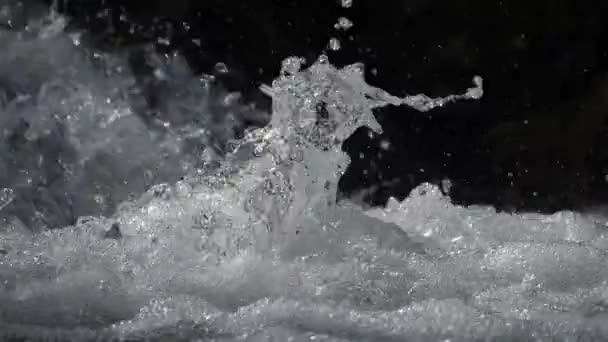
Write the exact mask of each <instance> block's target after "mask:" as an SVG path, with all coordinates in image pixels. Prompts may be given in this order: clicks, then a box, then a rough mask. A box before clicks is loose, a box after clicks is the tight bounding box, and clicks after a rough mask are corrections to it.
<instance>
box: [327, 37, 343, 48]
mask: <svg viewBox="0 0 608 342" xmlns="http://www.w3.org/2000/svg"><path fill="white" fill-rule="evenodd" d="M340 48H341V45H340V40H338V39H337V38H331V39H330V40H329V49H330V50H332V51H338V50H340Z"/></svg>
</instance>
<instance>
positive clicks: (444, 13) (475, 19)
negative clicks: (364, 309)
mask: <svg viewBox="0 0 608 342" xmlns="http://www.w3.org/2000/svg"><path fill="white" fill-rule="evenodd" d="M103 9H105V11H104V12H101V14H100V10H103ZM61 10H62V11H64V12H67V13H68V14H69V15H71V16H72V17H73V18H74V20H73V22H72V25H73V26H74V27H79V28H85V29H86V30H88V31H89V32H91V36H92V37H93V38H94V40H95V42H96V43H95V44H97V45H98V46H99V47H102V48H107V49H112V48H115V47H119V46H130V45H137V44H141V43H143V42H154V41H156V39H157V38H158V37H159V36H164V35H167V34H169V35H170V36H171V37H172V38H173V39H172V44H171V45H170V46H164V45H162V44H157V45H158V46H157V47H158V48H159V49H162V50H172V49H178V50H180V51H181V52H182V53H184V54H185V55H186V56H187V58H188V60H189V62H190V64H191V65H192V66H193V67H194V68H195V70H197V71H199V72H213V66H214V65H215V63H216V62H219V61H221V62H224V63H226V64H227V65H228V67H229V69H230V70H231V72H230V73H229V74H228V75H225V76H223V78H222V80H221V82H222V83H223V85H224V86H225V87H227V88H228V89H232V90H240V91H243V92H244V93H245V94H246V100H247V101H254V102H256V103H257V104H258V105H259V106H266V107H267V106H268V105H269V103H268V101H267V100H266V99H264V97H263V96H261V95H260V94H259V92H258V91H257V86H258V85H259V84H260V83H261V82H270V81H271V80H272V79H273V78H274V77H276V76H277V74H278V70H279V66H280V62H281V60H282V59H283V58H285V57H287V56H291V55H298V56H304V57H306V58H307V59H308V60H309V61H313V60H314V59H315V58H316V57H317V56H318V55H319V53H320V52H322V51H323V50H324V49H325V48H326V45H327V41H328V39H329V38H330V37H332V36H336V37H339V38H341V39H342V42H343V44H342V45H343V48H342V50H341V51H339V52H331V53H329V55H330V59H331V60H332V62H333V63H334V64H339V65H342V64H349V63H353V62H364V63H365V64H366V66H367V71H368V80H369V82H370V83H372V84H374V85H377V86H380V87H382V88H384V89H386V90H389V91H390V92H392V93H394V94H396V95H405V94H406V93H410V94H412V93H419V92H425V93H427V94H429V95H434V96H439V95H447V94H449V93H453V92H461V91H463V90H464V89H465V88H467V87H469V86H471V79H472V77H473V75H475V74H479V75H481V76H483V77H484V80H485V84H484V85H485V88H486V92H485V96H484V98H483V99H482V100H481V101H471V102H466V103H459V104H455V105H451V106H448V107H446V108H442V109H440V110H435V111H433V112H431V113H429V114H421V113H417V112H414V111H411V110H408V109H406V108H388V109H383V110H380V111H377V112H376V114H377V117H378V119H379V121H380V123H381V124H382V126H383V127H384V130H385V133H384V134H383V135H382V136H374V137H372V138H370V137H369V136H368V134H367V132H365V131H360V132H358V133H357V134H355V136H353V137H352V138H351V139H350V140H349V141H348V142H347V143H346V144H345V145H344V149H345V150H346V151H348V152H349V154H350V155H351V157H352V159H353V164H352V165H351V167H350V168H349V170H348V171H347V174H346V175H345V176H344V177H343V179H342V181H341V189H342V191H343V192H344V194H346V195H352V194H355V193H357V192H358V191H359V190H362V189H368V188H370V187H374V188H373V189H374V190H373V191H368V193H367V195H366V196H365V199H366V200H367V201H368V202H369V203H373V204H383V203H384V202H385V201H386V199H387V198H388V196H391V195H392V196H396V197H398V198H403V197H404V196H406V195H407V194H408V193H409V192H410V191H411V189H412V188H413V187H415V186H416V185H418V184H420V183H421V182H427V181H428V182H434V183H439V182H441V180H443V179H450V180H451V183H452V187H451V189H450V195H451V196H452V198H453V200H454V201H455V202H458V203H463V204H491V205H495V206H496V207H497V208H499V209H504V210H525V211H544V212H551V211H555V210H559V209H582V208H586V207H588V206H591V205H595V204H600V203H603V202H605V201H606V200H607V199H608V196H607V194H608V192H607V191H606V190H608V189H607V179H606V176H605V175H606V174H608V153H606V152H604V150H605V149H604V148H603V146H604V144H605V143H606V141H608V139H606V130H605V121H606V120H605V119H606V114H608V111H607V110H608V107H607V105H608V98H607V97H606V96H607V95H608V78H607V77H606V67H607V63H606V62H607V53H608V51H607V49H606V48H607V46H606V41H607V39H606V38H607V37H608V36H607V35H606V33H608V20H606V19H608V18H607V16H606V14H607V13H608V12H607V10H608V2H606V1H599V0H598V1H593V0H588V1H574V0H536V1H529V0H515V1H495V0H461V1H440V0H409V1H399V0H391V1H375V0H354V1H353V6H352V8H349V9H344V8H341V6H340V5H339V3H338V2H337V1H332V0H300V1H289V0H256V1H242V0H208V1H203V0H191V1H189V0H173V1H164V0H137V1H136V0H130V1H126V0H125V1H118V0H108V1H93V0H89V1H86V0H70V1H67V2H65V3H62V4H61ZM121 16H123V18H124V17H126V18H128V20H127V21H122V20H120V18H121ZM340 16H345V17H348V18H349V19H351V20H352V21H353V22H354V27H353V28H352V29H350V30H349V31H347V32H346V33H344V32H337V31H336V30H335V29H334V28H333V25H334V24H335V22H336V20H337V18H338V17H340ZM132 23H137V24H138V26H137V27H135V29H133V26H132ZM166 23H172V25H171V28H170V29H168V28H167V27H168V26H167V25H166ZM184 23H185V24H184ZM186 28H189V29H186ZM192 39H199V40H200V42H201V44H200V47H199V46H198V45H197V44H194V43H193V41H192ZM372 71H373V72H372ZM383 140H388V141H389V142H390V148H389V149H388V150H383V149H381V148H380V145H381V144H380V142H381V141H383ZM360 153H363V154H364V158H363V159H361V158H359V155H360Z"/></svg>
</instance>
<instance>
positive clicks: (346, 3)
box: [341, 0, 353, 8]
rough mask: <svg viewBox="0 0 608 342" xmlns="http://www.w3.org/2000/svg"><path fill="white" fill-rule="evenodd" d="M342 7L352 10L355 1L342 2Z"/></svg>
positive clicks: (346, 0)
mask: <svg viewBox="0 0 608 342" xmlns="http://www.w3.org/2000/svg"><path fill="white" fill-rule="evenodd" d="M341 4H342V7H344V8H350V7H351V6H352V5H353V0H341Z"/></svg>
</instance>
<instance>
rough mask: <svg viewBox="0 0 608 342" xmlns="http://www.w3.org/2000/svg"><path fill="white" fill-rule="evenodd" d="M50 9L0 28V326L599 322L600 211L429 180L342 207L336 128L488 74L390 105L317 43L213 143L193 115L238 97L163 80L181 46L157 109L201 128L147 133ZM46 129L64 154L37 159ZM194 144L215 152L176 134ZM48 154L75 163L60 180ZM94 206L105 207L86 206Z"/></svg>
mask: <svg viewBox="0 0 608 342" xmlns="http://www.w3.org/2000/svg"><path fill="white" fill-rule="evenodd" d="M62 23H63V19H62V18H60V17H53V18H51V19H44V20H43V21H42V22H39V24H38V25H36V24H35V23H32V24H30V26H29V27H28V29H27V30H25V29H24V30H17V31H2V32H0V45H1V46H3V47H6V48H4V49H3V50H2V51H1V52H0V71H1V73H0V89H4V91H3V93H1V94H2V107H1V111H0V114H1V115H0V127H3V128H5V127H11V128H12V129H8V130H5V131H4V133H2V134H3V139H4V140H5V143H4V145H3V146H4V147H3V148H4V150H3V152H2V153H3V156H6V155H9V154H8V153H12V155H14V156H15V157H14V158H13V159H11V158H9V157H3V159H0V162H1V163H2V164H0V170H1V171H2V172H3V174H5V175H7V176H5V177H4V178H0V180H3V181H6V182H8V179H10V181H11V183H10V184H8V183H7V185H1V186H0V187H3V188H4V190H2V192H1V193H0V214H3V215H4V221H3V222H4V223H3V224H2V227H1V228H0V304H1V305H0V336H2V338H4V339H11V338H21V339H28V340H38V339H40V340H74V341H86V340H113V339H114V340H115V339H119V340H130V341H132V340H146V339H150V340H157V339H161V338H163V339H165V340H201V341H207V340H215V341H305V340H306V341H308V340H321V341H404V340H424V341H426V340H430V341H436V340H451V341H470V340H494V339H502V340H512V339H518V340H550V339H552V338H553V339H564V340H576V339H578V340H602V339H606V338H608V328H607V327H606V324H605V322H606V319H608V285H607V280H608V268H606V266H605V265H606V262H607V261H608V260H607V259H608V258H607V255H606V252H605V251H606V247H608V240H607V239H606V229H605V224H604V223H605V221H604V220H603V218H602V217H600V216H593V215H590V214H578V213H572V212H560V213H556V214H554V215H549V216H546V215H537V214H522V215H509V214H503V213H497V212H496V211H495V210H494V209H492V208H489V207H468V208H464V207H460V206H456V205H453V204H451V203H450V200H449V198H447V197H445V196H444V195H443V194H442V191H440V189H438V188H436V187H434V186H431V185H426V184H425V185H422V186H420V187H419V188H417V189H416V190H414V191H413V192H412V194H411V195H410V196H409V197H408V198H407V199H405V200H404V201H403V202H397V201H396V200H391V201H389V203H388V204H387V206H386V208H376V209H371V210H364V209H362V208H360V207H358V206H357V205H355V204H352V203H348V202H347V201H345V202H342V203H339V204H336V203H335V198H336V196H335V193H336V188H337V182H338V179H339V177H340V176H341V174H342V173H343V172H344V171H345V168H346V167H347V165H348V162H349V161H348V157H347V155H346V154H345V153H343V152H342V151H341V149H340V147H341V143H342V141H344V139H346V138H347V137H348V136H349V135H350V134H352V133H353V132H354V131H355V129H357V128H358V127H361V126H363V125H366V126H369V127H371V128H372V129H374V130H376V131H379V130H381V128H380V127H379V125H378V123H377V122H376V121H375V119H374V117H373V115H372V112H371V110H372V109H373V108H375V107H378V106H386V105H409V106H413V107H415V108H417V109H419V110H428V109H430V108H432V107H434V106H441V105H448V103H449V102H450V101H454V100H458V99H461V98H464V99H473V100H474V99H478V98H479V97H480V96H481V95H482V91H481V79H480V78H475V79H474V83H475V84H474V85H475V87H473V88H471V89H469V91H467V92H466V93H465V94H464V95H462V96H454V97H450V98H447V99H431V98H427V97H425V96H422V95H421V96H412V97H408V98H405V99H401V98H396V97H393V96H391V95H389V94H388V93H386V92H384V91H382V90H381V89H377V88H374V87H372V86H369V85H368V84H366V83H365V81H364V80H363V76H362V66H361V65H358V64H354V65H351V66H348V67H345V68H343V69H336V68H334V67H333V66H332V65H331V64H330V63H329V61H327V59H326V58H325V57H323V56H321V58H320V59H319V60H318V61H317V62H316V63H314V64H313V65H312V66H310V67H309V68H308V69H304V70H301V68H300V64H301V62H302V61H301V60H299V59H297V58H291V59H288V60H286V61H285V62H284V65H283V69H282V70H283V71H282V75H281V77H279V78H277V80H276V81H275V82H274V83H273V85H272V86H265V87H263V90H264V92H266V93H267V94H268V95H269V96H271V97H272V98H273V111H272V119H271V121H270V123H269V125H267V126H266V127H264V128H261V129H254V130H250V131H248V132H247V134H246V136H245V137H243V138H242V139H239V140H233V141H228V143H227V145H228V146H229V148H228V150H229V152H228V153H227V154H226V155H225V156H224V157H219V156H218V155H217V154H213V153H212V152H210V151H211V150H210V147H209V146H210V143H209V141H210V140H209V138H208V137H209V136H210V135H214V134H218V133H217V131H214V130H211V131H209V130H208V129H207V130H205V128H206V127H207V128H208V127H210V125H211V123H212V122H213V120H210V119H209V118H210V117H212V116H213V114H214V113H213V112H212V111H213V110H217V111H221V113H222V114H226V113H228V112H231V110H234V108H235V107H231V106H227V107H226V106H224V107H221V108H219V107H214V106H211V105H210V103H216V102H217V101H218V100H221V101H226V100H227V97H228V98H230V96H228V95H229V94H228V95H226V94H222V95H221V96H220V95H217V94H214V93H211V92H209V84H208V83H207V82H206V81H205V80H203V79H202V78H199V77H185V76H184V77H175V76H171V75H175V74H174V73H173V74H171V73H170V71H171V70H182V69H179V68H178V69H175V68H177V67H179V65H180V64H179V56H174V57H173V58H170V59H167V60H165V61H164V62H163V63H164V64H162V63H161V64H162V66H159V69H158V70H157V71H158V73H161V72H164V73H165V74H162V75H169V76H170V77H169V76H167V77H169V78H170V80H173V81H174V82H176V84H173V85H172V86H173V88H170V89H172V91H168V92H167V95H166V103H167V106H166V110H167V113H170V114H173V113H176V112H179V113H186V114H184V115H186V116H185V117H190V116H193V117H197V118H199V116H200V118H199V119H200V122H202V123H201V124H200V125H199V126H196V125H186V126H180V127H179V129H178V128H175V129H174V128H173V126H171V125H170V123H171V122H168V123H167V122H165V123H166V127H168V128H169V129H167V130H166V131H163V133H158V131H155V130H151V129H150V128H149V127H148V126H146V124H145V122H144V121H145V120H143V119H142V117H141V116H138V115H136V114H134V109H133V108H134V104H133V101H132V98H133V95H132V94H130V93H129V92H130V89H131V88H132V87H133V86H134V82H135V80H134V78H133V76H132V75H130V74H129V72H128V71H127V68H126V62H125V58H124V57H123V56H122V54H121V53H119V52H116V53H115V54H101V53H93V52H92V51H91V49H88V48H86V47H84V45H85V44H84V42H83V41H81V40H80V38H79V36H78V35H74V34H68V33H64V32H63V24H62ZM176 61H177V62H176ZM167 68H168V69H167ZM171 68H173V69H171ZM158 73H157V75H158ZM167 73H168V74H167ZM182 75H183V74H182ZM169 94H173V95H169ZM176 94H177V95H176ZM171 96H173V97H171ZM221 101H220V102H221ZM214 108H215V109H214ZM180 115H181V114H180ZM169 118H171V116H169ZM24 122H26V123H27V125H25V126H23V125H24V124H23V123H24ZM20 124H21V125H22V126H19V125H20ZM19 127H21V128H19ZM15 132H20V133H19V134H15ZM57 135H58V136H60V137H61V139H59V138H57V137H56V136H57ZM53 137H55V138H54V139H53ZM15 139H16V140H15ZM45 139H46V140H45ZM58 139H59V140H60V141H63V142H64V144H65V145H66V146H68V147H69V148H67V147H66V148H63V149H62V148H59V147H58V146H54V148H55V149H56V150H59V151H67V152H65V153H64V154H60V155H57V156H55V159H53V160H51V161H48V160H44V158H45V156H47V158H48V153H46V154H45V153H43V152H44V147H45V146H47V145H49V144H52V143H53V142H54V141H57V140H58ZM192 139H194V140H195V141H197V142H199V143H200V146H203V147H207V149H203V150H202V151H200V153H193V152H192V151H190V150H188V149H187V148H186V147H184V146H187V145H188V142H190V143H191V142H192ZM197 139H198V140H197ZM228 140H230V139H228ZM15 146H17V147H18V148H19V149H20V150H18V151H15V150H10V149H11V148H12V149H15V148H16V147H15ZM68 152H69V153H68ZM17 153H21V154H17ZM210 154H212V155H211V156H210ZM100 156H103V158H102V157H100ZM100 158H101V159H100ZM41 159H42V160H41ZM45 163H58V164H62V163H63V165H65V167H64V168H63V169H62V170H63V172H65V173H68V175H69V177H66V176H62V177H59V176H57V177H59V178H60V179H61V181H58V182H52V181H50V180H49V179H48V178H52V177H50V176H49V174H48V172H46V173H45V172H42V171H41V170H43V169H44V170H48V169H49V167H50V166H48V165H47V164H45ZM45 165H46V166H47V168H46V169H45V168H44V167H45ZM53 165H54V164H53ZM87 165H88V167H87ZM104 168H105V169H104ZM50 169H53V168H50ZM150 169H152V170H154V172H152V176H146V175H147V173H146V172H144V171H149V170H150ZM142 170H143V171H142ZM179 176H183V177H182V179H181V180H179V181H171V182H169V181H167V183H159V181H158V180H159V179H161V180H162V179H171V177H179ZM146 177H148V178H149V179H148V183H145V182H144V178H146ZM163 177H164V178H163ZM33 184H34V185H33ZM35 184H38V186H35ZM108 184H110V185H108ZM153 184H156V185H153ZM104 186H105V187H104ZM150 186H151V187H150ZM53 187H56V188H55V189H54V190H53ZM147 188H149V189H148V190H146V191H145V193H143V195H138V193H139V194H141V193H142V192H143V191H144V189H147ZM32 189H34V190H32ZM57 189H67V190H65V191H64V192H66V193H69V195H70V196H68V195H66V197H65V198H59V199H58V198H57V196H58V195H57V194H58V193H60V192H61V191H58V190H57ZM28 191H29V192H28ZM138 191H139V192H138ZM24 193H25V194H26V195H23V194H24ZM40 201H43V202H44V201H46V202H44V203H43V204H46V205H41V204H40V203H39V202H40ZM61 201H68V202H69V203H70V205H71V208H72V209H71V211H72V212H71V213H66V214H65V215H64V216H69V215H75V216H78V217H79V219H78V221H77V222H76V223H75V224H65V227H63V228H61V229H52V230H50V229H48V228H59V227H61V226H63V225H61V224H58V223H61V222H64V221H65V219H64V218H63V216H62V215H63V214H62V215H59V213H57V212H56V211H53V210H52V208H55V207H56V208H64V207H65V205H63V206H62V205H60V204H61V203H63V202H61ZM110 202H112V203H113V202H116V203H118V202H120V204H119V205H118V204H117V205H114V206H113V205H110V204H108V203H110ZM28 205H30V206H33V207H34V209H32V210H31V211H27V210H25V209H23V208H26V209H27V208H29V207H28ZM104 205H107V209H105V210H106V212H105V213H106V215H104V216H91V215H87V211H90V212H100V211H101V212H104V208H105V207H104ZM19 208H21V209H19ZM40 208H47V211H43V210H41V209H40ZM48 208H51V209H48ZM30 209H31V208H30ZM20 210H21V211H20ZM24 210H25V211H24ZM24 212H26V213H27V212H33V213H35V214H34V215H33V216H34V217H30V218H29V219H28V217H27V215H25V214H23V213H24Z"/></svg>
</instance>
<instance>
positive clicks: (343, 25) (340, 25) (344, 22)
mask: <svg viewBox="0 0 608 342" xmlns="http://www.w3.org/2000/svg"><path fill="white" fill-rule="evenodd" d="M351 27H353V22H352V21H350V19H348V18H345V17H341V18H339V19H338V22H337V23H336V24H335V25H334V28H335V29H336V30H345V31H346V30H348V29H350V28H351Z"/></svg>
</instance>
